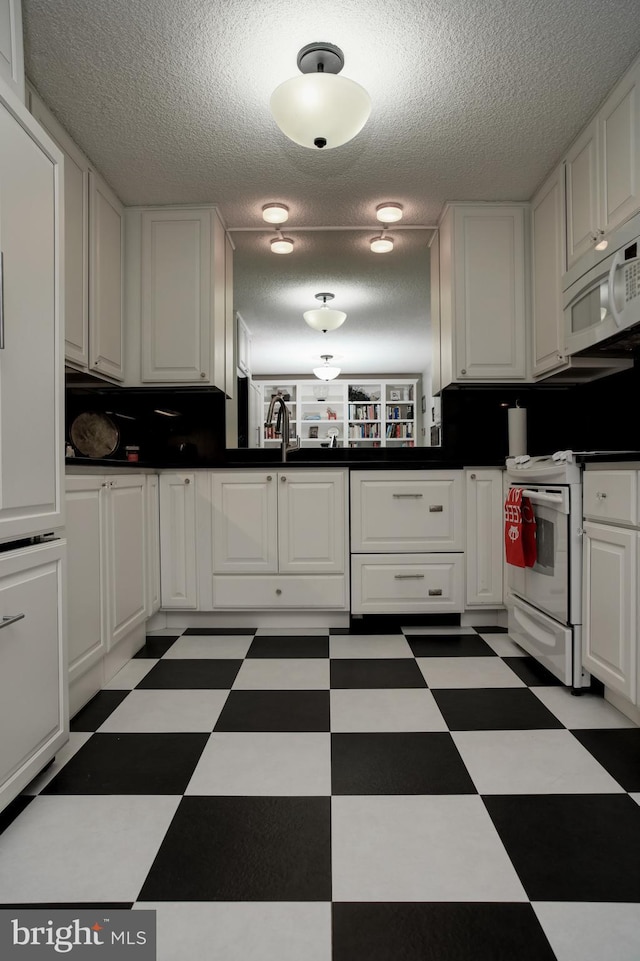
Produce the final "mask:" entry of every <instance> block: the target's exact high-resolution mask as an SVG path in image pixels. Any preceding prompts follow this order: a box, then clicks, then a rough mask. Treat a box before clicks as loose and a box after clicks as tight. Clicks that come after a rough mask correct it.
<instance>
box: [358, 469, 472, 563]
mask: <svg viewBox="0 0 640 961" xmlns="http://www.w3.org/2000/svg"><path fill="white" fill-rule="evenodd" d="M351 484H352V487H351V492H352V496H351V550H352V551H353V552H359V551H362V552H367V553H372V552H376V553H377V552H383V553H390V552H397V551H413V552H417V551H455V550H463V549H464V532H463V529H462V516H463V510H462V488H463V484H462V472H458V471H456V472H445V471H402V472H398V471H367V472H363V473H360V474H354V475H352V478H351Z"/></svg>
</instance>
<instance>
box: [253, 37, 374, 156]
mask: <svg viewBox="0 0 640 961" xmlns="http://www.w3.org/2000/svg"><path fill="white" fill-rule="evenodd" d="M343 66H344V54H343V53H342V50H340V48H339V47H336V46H335V45H334V44H332V43H309V44H307V46H306V47H303V48H302V50H300V52H299V53H298V69H299V70H300V76H298V77H292V78H291V79H290V80H285V82H284V83H281V84H280V86H279V87H276V89H275V90H274V91H273V93H272V95H271V101H270V104H269V106H270V107H271V113H272V114H273V116H274V119H275V121H276V123H277V124H278V126H279V127H280V129H281V130H282V132H283V134H285V135H286V136H287V137H288V138H289V139H290V140H293V141H294V143H297V144H300V146H301V147H310V148H311V149H313V148H314V147H315V148H319V149H323V148H326V149H327V150H331V149H332V148H333V147H340V146H341V145H342V144H344V143H347V142H348V141H349V140H352V139H353V138H354V137H355V136H356V134H358V133H360V131H361V130H362V128H363V127H364V125H365V123H366V122H367V120H368V119H369V114H370V113H371V98H370V97H369V94H368V93H367V91H366V90H365V89H364V87H361V86H360V84H358V83H355V81H353V80H348V79H347V78H346V77H339V76H338V74H339V73H340V71H341V70H342V68H343Z"/></svg>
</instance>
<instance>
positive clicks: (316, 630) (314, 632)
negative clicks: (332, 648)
mask: <svg viewBox="0 0 640 961" xmlns="http://www.w3.org/2000/svg"><path fill="white" fill-rule="evenodd" d="M305 635H306V636H307V637H328V635H329V628H328V627H259V628H258V630H257V631H256V637H298V636H300V637H304V636H305Z"/></svg>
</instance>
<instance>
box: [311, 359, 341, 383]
mask: <svg viewBox="0 0 640 961" xmlns="http://www.w3.org/2000/svg"><path fill="white" fill-rule="evenodd" d="M320 356H321V357H322V360H323V361H324V364H323V365H322V366H321V367H314V368H313V373H314V374H315V375H316V377H317V378H318V380H335V378H336V377H337V376H338V374H339V373H340V367H334V366H333V364H330V363H329V361H330V360H333V354H321V355H320Z"/></svg>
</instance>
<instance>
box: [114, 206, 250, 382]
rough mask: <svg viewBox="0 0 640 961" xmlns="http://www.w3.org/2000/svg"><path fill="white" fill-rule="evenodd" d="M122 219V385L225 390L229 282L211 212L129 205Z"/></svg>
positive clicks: (225, 253) (220, 232)
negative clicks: (124, 364)
mask: <svg viewBox="0 0 640 961" xmlns="http://www.w3.org/2000/svg"><path fill="white" fill-rule="evenodd" d="M126 221H127V278H126V284H127V294H126V314H127V377H126V381H127V384H128V385H131V386H137V385H141V384H142V385H144V384H202V385H203V386H214V387H218V388H220V389H221V390H226V388H227V386H228V385H227V379H229V377H230V374H231V368H232V366H233V365H232V360H233V317H232V314H231V305H232V300H233V291H232V283H233V280H232V274H231V247H230V245H229V246H228V247H227V244H226V238H225V232H224V227H223V225H222V223H221V221H220V219H219V217H218V214H217V211H216V209H215V208H214V207H152V208H130V209H129V210H128V211H127V215H126ZM228 261H229V263H228ZM228 315H229V316H228ZM229 348H230V351H231V357H230V358H229V357H228V356H227V351H228V349H229ZM233 374H234V375H235V371H233ZM228 375H229V377H228Z"/></svg>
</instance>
